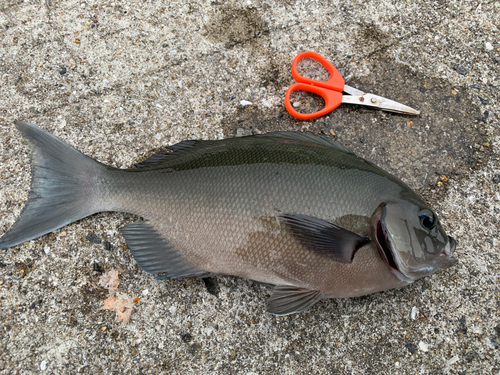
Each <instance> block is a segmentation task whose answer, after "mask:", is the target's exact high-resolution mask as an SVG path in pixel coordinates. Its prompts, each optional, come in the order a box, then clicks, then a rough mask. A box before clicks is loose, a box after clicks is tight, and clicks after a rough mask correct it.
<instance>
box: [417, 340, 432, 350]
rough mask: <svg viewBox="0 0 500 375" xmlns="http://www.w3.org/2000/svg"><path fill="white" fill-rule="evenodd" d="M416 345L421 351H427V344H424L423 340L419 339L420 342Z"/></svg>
mask: <svg viewBox="0 0 500 375" xmlns="http://www.w3.org/2000/svg"><path fill="white" fill-rule="evenodd" d="M418 347H419V349H420V350H421V351H423V352H428V351H429V345H427V344H426V343H425V342H423V341H420V342H419V343H418Z"/></svg>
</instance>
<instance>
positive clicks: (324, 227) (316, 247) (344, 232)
mask: <svg viewBox="0 0 500 375" xmlns="http://www.w3.org/2000/svg"><path fill="white" fill-rule="evenodd" d="M281 218H282V219H283V220H284V222H285V225H286V227H287V228H288V230H289V231H290V233H291V234H292V235H293V236H294V237H295V238H296V239H297V240H298V241H299V242H300V243H301V244H302V245H303V246H304V247H306V248H307V249H309V250H310V251H313V252H316V253H320V254H322V255H325V256H328V257H330V258H332V259H334V260H335V261H337V262H341V263H352V261H353V258H354V254H356V251H358V249H359V248H360V247H362V246H364V245H366V244H367V243H369V242H370V241H371V240H370V239H369V238H368V237H364V236H361V235H359V234H357V233H354V232H351V231H350V230H348V229H345V228H344V227H341V226H340V225H337V224H334V223H330V222H329V221H326V220H323V219H319V218H317V217H314V216H307V215H301V214H287V215H282V216H281Z"/></svg>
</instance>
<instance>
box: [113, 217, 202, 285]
mask: <svg viewBox="0 0 500 375" xmlns="http://www.w3.org/2000/svg"><path fill="white" fill-rule="evenodd" d="M120 231H121V232H122V234H123V236H124V237H125V240H126V241H127V245H128V247H129V249H130V251H131V252H132V255H133V256H134V259H135V260H136V262H137V263H138V264H139V266H140V267H141V268H142V269H143V270H144V271H146V272H147V273H152V274H163V275H162V276H161V277H159V278H164V277H171V278H181V277H207V276H210V272H207V271H205V270H202V269H199V268H197V267H194V266H193V265H192V264H191V263H190V262H189V260H187V259H186V258H185V257H184V256H183V255H182V253H180V252H179V251H178V250H177V249H176V248H175V247H174V246H173V245H172V244H171V243H170V242H169V241H168V240H167V239H165V238H163V237H162V236H161V234H160V233H158V231H157V230H156V229H155V228H154V227H153V226H152V225H151V224H150V223H149V222H147V221H146V222H137V223H133V224H130V225H127V226H124V227H123V228H120Z"/></svg>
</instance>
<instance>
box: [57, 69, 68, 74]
mask: <svg viewBox="0 0 500 375" xmlns="http://www.w3.org/2000/svg"><path fill="white" fill-rule="evenodd" d="M66 71H67V70H66V68H62V69H61V70H60V71H59V73H60V74H61V75H63V74H66Z"/></svg>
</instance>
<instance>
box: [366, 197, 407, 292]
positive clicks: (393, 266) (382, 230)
mask: <svg viewBox="0 0 500 375" xmlns="http://www.w3.org/2000/svg"><path fill="white" fill-rule="evenodd" d="M385 213H386V210H385V203H382V204H380V206H378V207H377V209H376V211H375V213H374V214H373V216H372V236H373V238H374V239H375V241H376V242H377V249H378V252H379V254H380V256H381V257H382V259H383V260H384V261H385V263H386V264H387V266H389V268H390V270H391V272H392V273H393V274H394V275H396V276H397V278H398V279H400V280H402V281H406V282H411V281H412V280H411V279H409V278H408V277H406V276H405V275H404V274H403V272H401V270H400V269H399V267H398V264H397V262H396V259H395V258H394V249H393V246H392V242H391V239H390V237H389V232H388V231H387V228H386V227H385V221H384V219H385Z"/></svg>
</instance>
